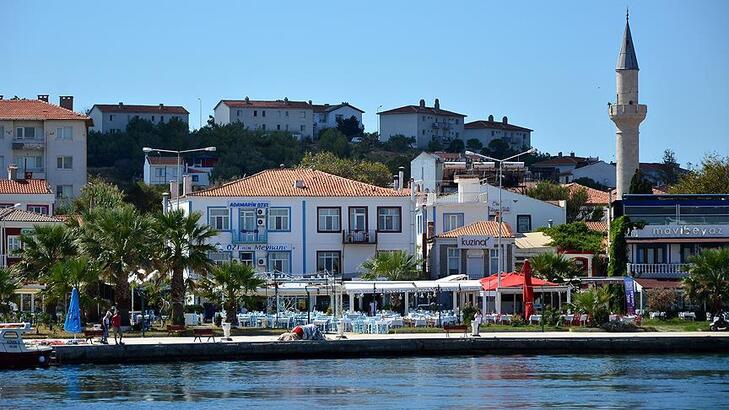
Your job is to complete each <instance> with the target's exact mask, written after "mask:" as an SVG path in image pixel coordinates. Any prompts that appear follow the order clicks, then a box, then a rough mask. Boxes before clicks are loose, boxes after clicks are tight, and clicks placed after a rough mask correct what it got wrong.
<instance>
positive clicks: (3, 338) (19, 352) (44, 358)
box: [0, 323, 53, 369]
mask: <svg viewBox="0 0 729 410" xmlns="http://www.w3.org/2000/svg"><path fill="white" fill-rule="evenodd" d="M29 330H30V323H0V369H13V368H15V369H19V368H22V369H27V368H31V367H47V366H48V365H49V364H50V361H51V352H52V350H53V349H52V348H51V347H49V346H36V345H28V344H26V343H25V342H24V341H23V338H22V336H23V333H26V332H28V331H29Z"/></svg>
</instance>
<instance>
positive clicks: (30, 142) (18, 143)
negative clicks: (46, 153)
mask: <svg viewBox="0 0 729 410" xmlns="http://www.w3.org/2000/svg"><path fill="white" fill-rule="evenodd" d="M45 148H46V142H45V141H44V140H43V139H40V138H34V139H17V138H16V139H14V140H13V149H16V150H38V151H42V150H44V149H45Z"/></svg>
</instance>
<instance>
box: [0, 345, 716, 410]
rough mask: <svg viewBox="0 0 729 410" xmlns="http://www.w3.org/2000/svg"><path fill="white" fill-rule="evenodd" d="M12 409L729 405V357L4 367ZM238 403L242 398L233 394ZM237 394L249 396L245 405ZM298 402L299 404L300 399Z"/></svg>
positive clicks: (3, 395)
mask: <svg viewBox="0 0 729 410" xmlns="http://www.w3.org/2000/svg"><path fill="white" fill-rule="evenodd" d="M0 380H2V382H1V383H0V399H2V401H3V404H5V405H6V407H8V408H14V407H28V406H33V403H38V401H37V400H49V401H46V402H48V403H50V402H53V403H58V404H59V405H60V406H61V407H64V406H68V407H74V406H77V405H79V404H90V403H101V404H103V405H112V404H123V405H125V407H129V406H132V407H136V406H138V405H143V404H144V403H149V402H155V403H158V404H162V403H167V404H173V403H174V407H188V406H189V407H197V406H199V405H200V404H202V403H204V404H205V405H222V406H226V405H230V404H231V403H236V405H241V404H242V403H245V404H251V405H265V406H267V407H284V406H286V407H290V406H291V403H300V404H303V403H306V405H307V406H315V407H330V406H331V405H332V404H338V405H342V406H350V407H358V408H359V407H368V406H369V407H403V408H413V407H416V408H417V407H446V406H450V405H453V404H458V405H460V406H464V407H482V406H493V407H512V408H528V407H552V406H568V407H593V408H603V407H613V408H614V407H623V408H636V407H652V408H655V407H676V406H678V407H683V406H681V405H680V403H691V406H692V407H709V406H713V405H716V404H721V403H725V400H726V397H727V393H728V392H729V357H728V356H720V355H702V356H628V355H626V356H580V357H571V356H506V357H499V356H480V357H448V358H378V359H371V358H370V359H356V360H352V359H347V360H310V361H304V360H290V361H278V362H276V361H260V362H256V361H251V362H221V363H217V362H205V363H183V362H177V363H168V364H148V365H139V366H122V365H108V366H64V367H61V368H51V369H48V370H26V371H16V372H0ZM236 400H238V401H236ZM240 400H243V401H242V402H241V401H240ZM295 407H298V406H295Z"/></svg>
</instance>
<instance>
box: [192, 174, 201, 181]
mask: <svg viewBox="0 0 729 410" xmlns="http://www.w3.org/2000/svg"><path fill="white" fill-rule="evenodd" d="M192 182H200V175H193V176H192Z"/></svg>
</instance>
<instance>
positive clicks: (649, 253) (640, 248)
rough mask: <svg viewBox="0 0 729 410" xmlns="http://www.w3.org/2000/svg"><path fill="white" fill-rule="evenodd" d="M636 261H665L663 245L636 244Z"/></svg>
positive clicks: (664, 247)
mask: <svg viewBox="0 0 729 410" xmlns="http://www.w3.org/2000/svg"><path fill="white" fill-rule="evenodd" d="M636 247H637V249H636V251H637V252H636V253H637V255H636V256H637V258H636V259H637V263H666V246H665V245H647V244H638V245H636Z"/></svg>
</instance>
